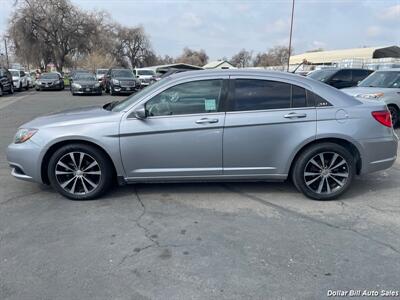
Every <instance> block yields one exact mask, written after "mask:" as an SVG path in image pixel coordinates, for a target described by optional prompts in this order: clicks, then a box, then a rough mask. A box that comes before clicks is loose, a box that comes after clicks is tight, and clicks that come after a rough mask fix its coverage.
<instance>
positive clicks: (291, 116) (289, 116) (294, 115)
mask: <svg viewBox="0 0 400 300" xmlns="http://www.w3.org/2000/svg"><path fill="white" fill-rule="evenodd" d="M283 117H284V118H286V119H300V118H305V117H307V114H299V113H295V112H291V113H288V114H287V115H284V116H283Z"/></svg>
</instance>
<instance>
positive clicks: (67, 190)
mask: <svg viewBox="0 0 400 300" xmlns="http://www.w3.org/2000/svg"><path fill="white" fill-rule="evenodd" d="M113 174H114V172H113V167H112V164H111V162H110V161H109V159H108V158H107V157H106V155H105V154H104V153H103V152H102V151H101V150H99V149H97V148H95V147H93V146H90V145H86V144H71V145H66V146H64V147H61V148H60V149H59V150H57V151H56V152H55V153H54V154H53V155H52V157H51V158H50V161H49V167H48V178H49V181H50V183H51V185H52V187H53V188H54V189H55V190H57V191H58V192H59V193H60V194H62V195H63V196H65V197H67V198H69V199H72V200H91V199H95V198H98V197H100V196H101V195H103V194H105V193H106V192H107V191H108V190H109V188H110V186H111V184H112V182H113Z"/></svg>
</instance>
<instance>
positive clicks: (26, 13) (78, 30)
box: [8, 0, 104, 72]
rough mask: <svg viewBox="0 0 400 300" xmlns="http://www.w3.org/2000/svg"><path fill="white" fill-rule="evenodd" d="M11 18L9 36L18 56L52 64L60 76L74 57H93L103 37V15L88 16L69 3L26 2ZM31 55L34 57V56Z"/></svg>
mask: <svg viewBox="0 0 400 300" xmlns="http://www.w3.org/2000/svg"><path fill="white" fill-rule="evenodd" d="M19 3H20V4H19V6H18V8H17V9H16V11H15V12H14V14H13V16H12V17H11V22H10V25H9V28H8V32H9V36H10V37H11V39H12V42H13V44H14V46H15V52H16V54H17V55H18V56H19V57H21V58H23V59H28V60H36V62H35V63H37V60H40V61H41V62H43V63H44V64H47V63H48V62H49V61H52V62H53V63H54V64H55V65H56V68H57V70H58V71H59V72H61V71H62V69H63V67H64V66H65V65H68V64H70V63H71V59H72V56H73V55H76V54H80V53H89V52H91V50H92V49H93V48H95V45H96V40H97V39H98V37H99V35H100V28H101V24H102V22H103V17H104V15H103V14H101V13H100V14H99V13H93V14H89V13H85V12H82V11H80V10H78V9H77V8H76V7H75V6H73V5H72V4H71V2H70V1H69V0H23V1H21V2H19ZM30 52H31V53H30Z"/></svg>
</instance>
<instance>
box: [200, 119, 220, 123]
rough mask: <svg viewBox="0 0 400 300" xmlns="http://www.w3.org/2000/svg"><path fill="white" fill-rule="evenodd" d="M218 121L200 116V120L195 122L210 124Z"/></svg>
mask: <svg viewBox="0 0 400 300" xmlns="http://www.w3.org/2000/svg"><path fill="white" fill-rule="evenodd" d="M218 121H219V120H218V119H209V118H201V119H200V120H197V121H196V124H211V123H218Z"/></svg>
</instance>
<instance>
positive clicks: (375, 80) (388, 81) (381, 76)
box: [358, 71, 400, 88]
mask: <svg viewBox="0 0 400 300" xmlns="http://www.w3.org/2000/svg"><path fill="white" fill-rule="evenodd" d="M358 86H362V87H380V88H400V71H399V72H396V71H378V72H374V73H372V74H371V75H369V76H368V77H367V78H365V79H364V80H363V81H361V82H360V83H359V85H358Z"/></svg>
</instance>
